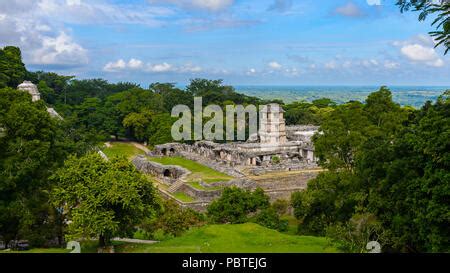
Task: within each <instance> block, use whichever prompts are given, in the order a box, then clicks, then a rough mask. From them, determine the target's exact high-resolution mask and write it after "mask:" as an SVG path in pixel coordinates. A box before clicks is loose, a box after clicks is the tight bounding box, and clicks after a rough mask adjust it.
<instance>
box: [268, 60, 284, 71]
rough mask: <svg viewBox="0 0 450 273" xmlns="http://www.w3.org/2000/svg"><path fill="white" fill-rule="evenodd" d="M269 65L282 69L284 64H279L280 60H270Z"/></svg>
mask: <svg viewBox="0 0 450 273" xmlns="http://www.w3.org/2000/svg"><path fill="white" fill-rule="evenodd" d="M269 67H270V68H272V69H275V70H278V69H281V68H282V67H283V66H282V65H281V64H279V63H278V62H275V61H273V62H270V63H269Z"/></svg>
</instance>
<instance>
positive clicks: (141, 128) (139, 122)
mask: <svg viewBox="0 0 450 273" xmlns="http://www.w3.org/2000/svg"><path fill="white" fill-rule="evenodd" d="M150 120H151V113H149V112H144V113H130V114H128V115H127V116H126V117H125V118H124V119H123V126H124V127H125V128H128V129H130V130H131V135H132V136H134V137H135V138H136V139H137V140H139V141H143V140H144V138H145V129H146V128H147V126H148V125H149V123H150Z"/></svg>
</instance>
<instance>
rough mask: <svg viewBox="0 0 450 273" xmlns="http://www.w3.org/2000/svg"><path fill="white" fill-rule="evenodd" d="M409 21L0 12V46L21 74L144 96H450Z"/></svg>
mask: <svg viewBox="0 0 450 273" xmlns="http://www.w3.org/2000/svg"><path fill="white" fill-rule="evenodd" d="M417 16H418V14H417V13H413V12H408V13H403V14H402V13H400V11H399V8H398V7H396V6H395V0H342V1H341V0H321V1H317V0H131V1H130V0H128V1H124V0H89V1H88V0H0V46H6V45H14V46H19V47H20V48H21V49H22V55H23V59H24V63H25V64H26V66H27V68H28V69H29V70H44V71H53V72H57V73H60V74H63V75H75V76H77V77H79V78H83V79H84V78H104V79H107V80H109V81H111V82H119V81H130V82H137V83H140V84H141V85H143V86H148V84H150V83H152V82H173V83H178V84H186V83H188V82H189V80H190V79H192V78H209V79H223V80H224V82H225V83H227V84H232V85H408V86H414V85H443V86H450V77H449V75H450V54H449V55H446V56H444V54H443V49H442V48H436V49H435V48H434V44H435V42H434V41H433V39H431V38H430V36H429V35H428V32H429V31H431V30H433V27H431V26H430V25H431V21H432V18H429V19H427V20H426V21H424V22H419V21H418V20H417Z"/></svg>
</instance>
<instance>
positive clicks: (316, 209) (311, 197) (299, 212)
mask: <svg viewBox="0 0 450 273" xmlns="http://www.w3.org/2000/svg"><path fill="white" fill-rule="evenodd" d="M354 106H355V105H354ZM356 106H357V107H355V108H353V109H352V108H349V107H348V105H347V106H342V107H343V108H342V109H341V107H338V108H337V109H336V111H335V113H334V114H333V115H332V116H329V117H328V118H327V119H326V120H325V121H324V123H323V124H322V126H321V131H322V134H320V135H317V136H316V137H315V146H316V152H319V155H320V157H321V160H320V164H321V165H322V166H325V167H328V168H329V171H327V172H324V173H321V174H319V175H318V176H317V178H316V179H314V180H312V181H310V182H309V184H308V188H307V190H306V191H303V192H299V193H295V194H294V195H293V196H292V204H293V207H294V213H295V216H296V217H297V218H298V219H300V221H301V224H300V225H299V230H300V231H301V232H302V233H306V234H318V235H327V236H329V237H333V238H334V239H338V240H343V241H345V243H344V244H343V245H345V246H346V247H347V249H353V250H358V251H360V249H361V248H362V247H363V245H364V240H367V239H373V238H378V239H377V240H382V242H381V241H380V243H382V245H383V250H385V251H401V252H416V251H420V252H425V251H428V252H447V251H449V243H448V238H449V231H448V228H447V227H448V225H449V218H448V215H449V213H450V210H449V207H450V206H449V202H448V200H450V188H449V184H448V181H449V179H450V176H449V171H448V170H449V169H450V154H449V151H450V146H449V145H450V142H449V141H448V139H449V136H450V122H449V120H450V100H449V98H448V93H447V92H446V93H444V95H443V96H441V97H440V98H439V99H438V100H437V102H436V103H435V104H432V103H431V102H428V103H426V104H425V105H424V107H423V108H422V109H421V110H420V111H417V110H416V111H411V110H405V109H403V108H400V106H398V105H397V104H395V103H393V102H392V98H391V94H390V92H389V91H388V90H387V89H386V88H381V89H380V91H378V92H375V93H372V94H371V95H370V96H369V97H368V99H367V100H366V104H364V105H356ZM352 135H354V136H358V137H356V138H355V137H351V136H352ZM355 223H356V224H355ZM363 224H364V225H366V224H367V225H366V226H365V227H364V228H362V229H361V227H363V226H361V225H363ZM339 237H340V238H339ZM366 243H367V242H366Z"/></svg>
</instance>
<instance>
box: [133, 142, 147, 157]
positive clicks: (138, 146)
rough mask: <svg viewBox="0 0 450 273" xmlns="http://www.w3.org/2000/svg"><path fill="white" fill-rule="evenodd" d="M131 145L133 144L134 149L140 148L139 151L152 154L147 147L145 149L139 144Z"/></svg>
mask: <svg viewBox="0 0 450 273" xmlns="http://www.w3.org/2000/svg"><path fill="white" fill-rule="evenodd" d="M130 143H131V144H133V145H134V147H136V148H138V149H139V150H142V151H144V152H145V153H146V154H147V153H150V150H149V149H148V148H147V147H145V146H144V145H142V144H140V143H137V142H130Z"/></svg>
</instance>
